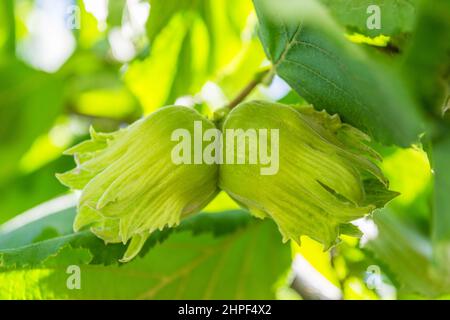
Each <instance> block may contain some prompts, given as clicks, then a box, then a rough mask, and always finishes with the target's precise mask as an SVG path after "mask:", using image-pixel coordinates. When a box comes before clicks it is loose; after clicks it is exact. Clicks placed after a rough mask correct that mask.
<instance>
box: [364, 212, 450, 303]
mask: <svg viewBox="0 0 450 320" xmlns="http://www.w3.org/2000/svg"><path fill="white" fill-rule="evenodd" d="M374 222H375V224H376V230H377V232H376V233H377V234H376V237H374V238H373V239H370V241H369V242H368V243H367V244H366V245H365V248H366V249H367V250H369V251H370V252H372V253H373V254H374V256H375V258H377V259H379V260H380V261H381V262H382V264H383V265H386V266H387V267H388V268H389V270H388V272H389V273H392V274H394V275H395V277H396V279H395V280H396V281H398V283H400V284H401V285H402V286H401V288H400V289H401V290H402V291H405V292H409V293H419V294H421V295H424V296H427V297H437V296H439V295H442V294H444V293H449V292H450V287H449V283H448V282H447V279H445V278H443V277H442V274H440V273H439V270H436V269H434V267H433V265H432V263H431V243H430V241H429V240H428V239H426V238H424V237H423V236H422V235H421V234H419V233H418V232H417V231H416V230H415V229H413V228H411V227H410V226H409V225H408V224H406V223H404V222H403V221H402V220H400V219H399V218H398V217H396V216H395V214H394V212H392V211H390V209H384V210H382V211H381V212H379V213H378V214H377V215H375V216H374Z"/></svg>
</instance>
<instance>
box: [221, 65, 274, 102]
mask: <svg viewBox="0 0 450 320" xmlns="http://www.w3.org/2000/svg"><path fill="white" fill-rule="evenodd" d="M269 71H270V69H267V70H264V71H261V72H259V73H257V74H256V75H255V77H254V78H253V79H252V80H251V81H250V82H249V83H248V84H247V85H246V86H245V87H244V89H242V91H241V92H239V94H238V95H237V96H236V97H235V98H234V99H233V100H232V101H231V102H230V103H229V104H228V105H227V107H228V108H229V109H233V108H234V107H236V106H237V105H238V104H239V103H241V102H242V101H244V99H245V98H247V96H248V95H249V94H250V93H251V92H252V91H253V89H255V88H256V86H257V85H258V84H260V83H261V82H262V81H263V80H264V78H265V76H266V75H267V74H268V73H269Z"/></svg>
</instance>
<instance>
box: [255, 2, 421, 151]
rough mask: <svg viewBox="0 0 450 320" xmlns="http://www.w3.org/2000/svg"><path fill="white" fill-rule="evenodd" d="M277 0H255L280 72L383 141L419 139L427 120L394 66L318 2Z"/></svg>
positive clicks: (314, 99)
mask: <svg viewBox="0 0 450 320" xmlns="http://www.w3.org/2000/svg"><path fill="white" fill-rule="evenodd" d="M277 3H278V2H277ZM277 3H274V2H269V1H267V0H254V4H255V7H256V11H257V14H258V18H259V22H260V38H261V42H262V43H263V46H264V48H265V51H266V54H267V56H268V58H269V59H270V60H271V61H272V63H273V66H274V71H275V72H276V73H277V74H278V75H280V76H281V77H282V78H283V79H284V80H286V81H287V82H288V84H289V85H290V86H291V87H292V88H293V89H295V90H296V91H297V92H298V93H299V94H300V95H301V96H302V97H304V98H305V99H306V100H307V101H308V102H310V103H312V104H313V105H314V106H315V108H316V109H319V110H321V109H326V110H327V111H328V112H329V113H338V114H339V115H340V116H341V117H342V118H343V120H344V121H345V122H348V123H350V124H351V125H353V126H355V127H357V128H359V129H361V130H362V131H364V132H366V133H367V134H369V135H370V136H372V137H374V138H375V139H376V140H378V141H380V142H382V143H385V144H398V145H400V146H408V145H410V144H411V143H414V142H416V141H417V140H418V136H419V134H420V133H422V132H423V120H422V118H421V114H420V111H419V110H418V107H417V106H416V104H415V101H414V100H413V98H412V97H411V95H410V93H409V92H408V91H407V89H406V87H405V86H404V83H403V82H402V81H401V79H400V78H399V76H398V74H397V73H396V72H395V68H392V66H388V65H387V64H384V63H381V61H378V62H377V61H376V60H375V57H374V56H368V55H367V54H366V52H365V51H363V49H361V48H360V47H358V46H357V45H355V44H352V43H350V42H349V41H348V40H346V39H345V37H344V35H343V32H342V31H341V29H340V28H339V26H338V25H336V24H335V23H334V22H333V21H332V19H331V17H330V16H329V15H328V14H327V12H326V11H325V10H324V8H323V7H321V6H319V4H318V3H317V2H315V1H306V2H305V5H303V2H302V3H297V4H296V7H295V8H294V9H295V11H294V10H293V9H291V10H289V8H287V9H286V8H283V7H277ZM277 9H278V10H277ZM291 12H296V14H295V15H292V13H291ZM298 12H300V14H298ZM288 13H290V14H288ZM380 59H381V58H380ZM391 64H392V62H391Z"/></svg>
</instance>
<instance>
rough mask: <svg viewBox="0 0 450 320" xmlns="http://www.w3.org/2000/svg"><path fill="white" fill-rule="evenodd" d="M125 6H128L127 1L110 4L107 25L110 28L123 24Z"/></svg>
mask: <svg viewBox="0 0 450 320" xmlns="http://www.w3.org/2000/svg"><path fill="white" fill-rule="evenodd" d="M125 5H126V1H125V0H115V1H109V2H108V19H107V23H108V26H109V27H116V26H120V25H121V24H122V18H123V12H124V8H125Z"/></svg>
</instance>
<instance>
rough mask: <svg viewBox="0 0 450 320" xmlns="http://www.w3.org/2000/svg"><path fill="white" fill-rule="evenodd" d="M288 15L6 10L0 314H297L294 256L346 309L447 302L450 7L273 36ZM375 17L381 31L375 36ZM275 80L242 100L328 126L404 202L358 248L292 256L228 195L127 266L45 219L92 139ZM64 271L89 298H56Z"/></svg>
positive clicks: (0, 40) (246, 0)
mask: <svg viewBox="0 0 450 320" xmlns="http://www.w3.org/2000/svg"><path fill="white" fill-rule="evenodd" d="M304 2H305V3H307V2H311V1H306V0H305V1H304ZM57 3H58V5H56V4H57ZM61 3H62V4H61ZM285 3H289V1H285V0H280V1H271V2H270V3H269V5H274V6H275V7H274V8H275V9H274V8H272V10H269V11H267V8H266V9H265V8H264V6H265V5H267V0H254V1H253V2H252V1H251V0H178V1H174V0H140V1H125V0H114V1H112V0H110V1H109V2H108V1H105V2H103V1H97V0H95V1H89V0H88V1H83V0H64V1H62V0H61V1H60V0H46V1H43V0H2V1H1V2H0V298H3V299H5V298H174V297H178V298H251V299H255V298H274V297H275V296H278V297H279V298H280V297H281V298H288V297H289V298H291V297H294V296H295V295H293V294H291V293H290V292H291V291H289V290H290V289H289V288H288V286H289V283H287V282H288V281H287V280H292V278H293V277H295V274H290V276H287V277H286V273H287V271H288V269H289V264H290V261H291V259H290V258H294V257H295V256H296V255H301V256H303V257H304V258H305V259H306V260H307V261H308V262H309V263H310V264H311V265H312V266H313V268H314V269H315V270H316V271H317V272H318V273H319V274H321V275H322V276H323V278H324V279H325V281H328V282H329V283H330V284H332V285H333V286H334V287H336V288H337V289H338V290H339V291H340V292H341V293H342V297H343V298H344V299H392V298H398V299H408V298H414V299H416V298H417V299H419V298H430V297H432V298H438V297H439V298H443V299H447V298H449V296H448V293H449V291H450V289H449V288H450V269H449V266H450V253H449V252H450V249H449V248H450V218H449V217H450V204H449V196H448V192H449V190H450V183H449V181H450V177H449V172H450V168H449V165H450V146H449V141H450V140H449V139H450V138H449V137H450V129H449V121H450V112H448V110H449V109H450V105H449V103H450V102H449V101H450V98H449V97H450V96H449V94H450V2H448V1H444V0H440V1H427V0H414V1H409V0H408V1H400V0H389V1H388V0H373V1H367V0H357V1H356V0H355V1H344V0H334V1H329V0H320V1H312V2H311V3H314V5H313V6H311V7H309V10H312V11H304V12H303V11H302V12H303V13H302V14H301V15H300V16H295V15H294V17H290V19H294V20H291V21H289V22H286V21H284V22H282V23H280V20H278V18H279V15H281V16H283V13H286V10H285V9H283V8H282V7H277V6H282V5H283V4H285ZM298 3H300V4H301V3H303V1H302V2H298ZM102 4H103V5H104V6H103V7H102ZM368 5H379V7H380V8H381V12H382V19H383V20H382V22H383V23H382V27H381V29H375V30H369V29H367V26H366V21H367V17H368V15H369V13H368V12H367V10H366V9H367V7H368ZM254 6H256V10H255V8H254ZM58 8H59V9H58ZM311 8H312V9H311ZM68 9H70V10H68ZM58 10H59V11H58ZM288 11H289V10H288ZM290 11H291V13H295V12H298V10H297V11H295V10H290ZM256 13H258V14H256ZM272 15H275V16H276V17H275V18H274V17H272ZM58 19H59V20H58ZM299 20H300V22H299ZM68 22H70V23H71V24H68ZM43 30H44V31H43ZM258 36H259V37H258ZM270 64H272V65H273V68H272V73H271V76H272V77H269V78H267V79H265V83H264V84H262V85H259V86H258V87H257V88H256V90H254V91H253V92H252V93H251V94H250V95H249V98H258V99H265V100H277V101H281V102H283V103H291V104H302V103H305V102H307V103H311V104H314V106H315V107H316V108H317V109H326V110H327V111H329V112H331V113H338V114H339V115H340V116H341V117H342V119H343V120H344V121H346V122H348V123H351V124H352V125H354V126H356V127H357V128H359V129H361V130H363V131H365V132H366V133H368V134H369V135H370V136H371V137H372V138H373V139H374V142H373V145H374V146H375V147H376V148H377V150H378V152H379V153H380V154H381V155H382V156H383V157H384V163H383V164H382V168H383V171H384V172H385V174H386V175H387V176H388V178H389V180H390V182H391V187H392V189H393V190H395V191H399V192H400V193H401V196H399V197H398V198H397V199H395V200H394V201H393V202H391V203H390V204H389V206H388V207H387V208H385V209H383V210H380V211H378V212H376V213H374V215H373V218H372V217H368V218H366V219H365V220H364V221H359V222H356V223H360V224H361V228H362V229H363V231H364V236H363V238H362V239H361V240H357V239H355V238H350V237H344V239H343V241H342V242H341V243H340V244H338V245H337V246H336V247H334V248H333V249H332V250H330V251H326V252H323V249H322V247H321V246H320V245H319V244H318V243H316V242H314V241H313V240H310V239H302V246H301V247H298V246H297V245H292V257H289V250H288V248H286V246H285V245H282V244H281V241H280V239H279V236H278V231H277V230H276V227H275V226H274V224H273V223H272V222H270V221H263V222H261V221H256V220H254V219H251V218H249V217H248V216H247V214H246V213H245V212H243V211H241V210H238V208H237V205H236V204H235V203H234V202H233V201H232V200H230V199H229V198H228V197H227V196H226V195H225V194H223V193H222V194H220V195H219V196H218V197H217V198H216V200H215V201H214V202H212V203H211V204H210V205H209V206H208V207H207V208H206V209H205V211H206V212H208V213H204V214H201V215H199V216H197V217H194V218H195V219H194V218H193V219H192V220H186V221H185V222H184V223H183V225H181V226H180V227H179V228H177V229H175V230H174V231H168V230H163V231H161V232H157V233H155V234H154V236H153V237H152V238H151V239H149V241H148V243H147V245H146V250H144V251H145V252H144V253H143V254H142V255H141V257H140V258H138V259H136V260H135V261H133V262H131V263H129V264H127V265H125V266H119V265H117V264H116V260H117V258H119V257H120V256H121V255H122V254H123V250H124V247H123V246H121V245H109V246H105V245H104V244H103V243H102V242H101V241H100V240H98V239H97V238H95V237H94V236H92V235H91V234H90V233H89V232H88V231H83V232H81V233H77V234H73V231H72V221H73V217H74V208H73V203H71V204H70V205H68V206H66V207H65V208H64V209H63V210H59V209H58V210H56V211H55V209H54V205H55V203H54V202H53V201H52V202H47V201H48V200H51V199H55V198H56V199H57V200H56V202H58V201H60V200H64V199H66V198H65V197H62V198H61V197H60V196H63V195H64V194H65V193H66V192H67V190H66V189H65V188H64V187H62V186H61V185H60V184H59V183H58V181H57V180H56V179H55V176H54V174H55V173H56V172H64V171H66V170H67V169H69V168H70V167H72V165H73V164H72V160H70V159H69V158H66V157H61V152H62V151H63V150H65V149H66V148H67V147H69V146H71V145H74V144H76V143H77V142H79V141H80V140H82V139H84V138H85V137H86V135H87V134H88V129H89V126H91V125H92V126H94V127H95V129H96V130H98V131H105V132H109V131H114V130H117V129H118V128H120V127H122V126H124V125H127V124H129V123H132V122H133V121H135V120H136V119H138V118H140V117H141V116H142V115H145V114H148V113H150V112H152V111H154V110H155V109H157V108H159V107H161V106H163V105H166V104H174V103H178V104H184V105H188V106H191V107H194V108H196V109H197V110H200V111H201V112H202V113H204V114H208V115H210V114H211V113H212V112H213V111H214V110H216V109H217V108H219V107H223V106H224V105H226V104H227V103H228V102H229V101H231V100H232V99H233V98H234V97H236V96H237V95H238V94H239V92H241V90H242V89H243V88H244V87H245V86H246V85H247V84H248V83H249V82H250V81H252V79H254V76H255V74H256V73H258V72H259V71H260V70H261V68H262V67H267V66H268V65H270ZM280 77H281V78H282V79H284V80H285V81H286V82H287V83H288V84H289V85H290V87H289V86H288V85H286V83H284V82H283V81H282V80H280ZM291 87H292V89H291ZM381 144H383V145H381ZM149 147H150V146H149ZM69 197H70V196H69ZM72 202H73V201H72ZM42 203H44V204H43V205H40V204H42ZM229 210H233V211H232V212H229ZM22 212H25V213H24V214H20V213H22ZM212 212H214V213H212ZM19 214H20V215H19ZM364 226H365V228H366V229H364ZM71 264H79V265H80V266H81V269H82V272H83V275H85V278H84V280H83V284H82V286H83V290H78V291H77V290H75V291H70V290H67V288H66V279H67V276H68V275H67V273H66V266H67V265H71ZM104 264H110V265H109V266H105V265H104ZM373 266H375V267H377V268H379V270H380V275H379V277H378V278H373V274H372V273H370V272H371V271H370V270H372V267H373ZM376 270H378V269H376ZM304 272H306V271H304ZM205 275H207V276H205ZM371 281H375V282H376V284H377V285H376V286H375V287H373V286H371V285H370V284H371ZM118 282H120V284H121V285H120V286H118V285H117V283H118ZM277 292H278V293H277ZM295 297H296V298H298V296H295ZM303 298H305V299H308V296H304V297H303Z"/></svg>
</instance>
